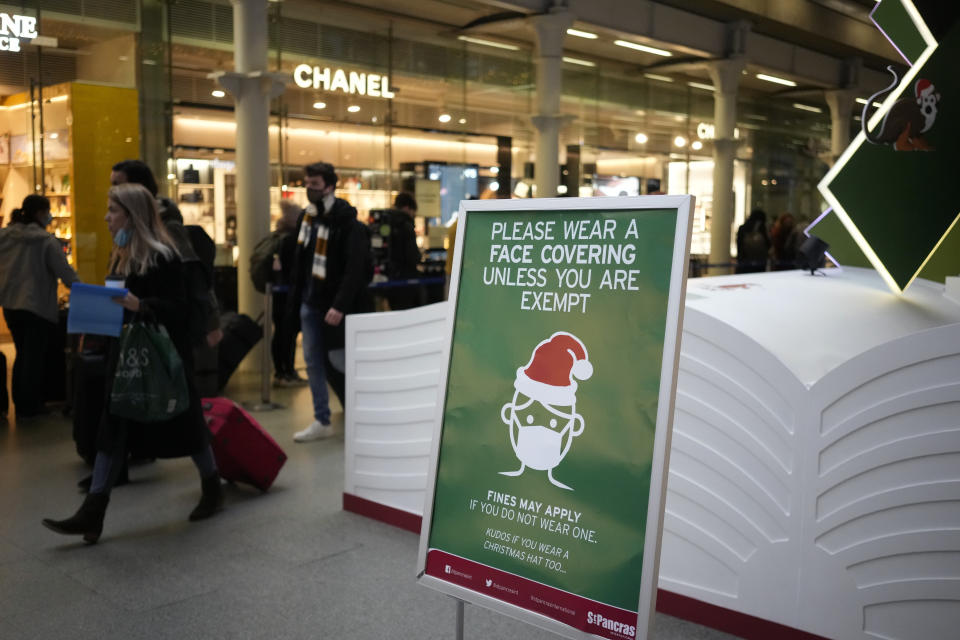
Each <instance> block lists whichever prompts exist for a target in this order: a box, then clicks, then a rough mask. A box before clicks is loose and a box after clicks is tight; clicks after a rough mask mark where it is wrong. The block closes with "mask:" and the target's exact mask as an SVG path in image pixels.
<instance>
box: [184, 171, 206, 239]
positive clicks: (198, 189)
mask: <svg viewBox="0 0 960 640" xmlns="http://www.w3.org/2000/svg"><path fill="white" fill-rule="evenodd" d="M177 207H178V208H179V209H180V214H181V215H182V216H183V224H185V225H190V224H195V225H198V226H200V227H203V230H204V231H206V232H207V235H209V236H210V237H211V238H213V237H214V235H215V233H216V231H215V229H216V224H215V222H216V210H215V199H214V186H213V185H212V184H192V183H182V182H181V183H180V184H178V185H177Z"/></svg>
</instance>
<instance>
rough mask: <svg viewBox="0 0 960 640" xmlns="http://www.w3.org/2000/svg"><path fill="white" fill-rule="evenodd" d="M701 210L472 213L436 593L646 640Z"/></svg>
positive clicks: (446, 437)
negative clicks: (691, 253) (695, 222)
mask: <svg viewBox="0 0 960 640" xmlns="http://www.w3.org/2000/svg"><path fill="white" fill-rule="evenodd" d="M692 210H693V198H691V197H690V196H644V197H634V198H589V199H573V198H561V199H538V200H525V201H516V200H513V201H511V200H494V201H480V202H464V203H462V204H461V211H460V216H461V218H460V220H461V221H460V224H459V225H458V235H457V249H456V253H455V256H456V257H457V260H456V261H455V268H454V272H453V279H452V282H451V295H450V299H451V300H452V301H453V310H452V314H451V319H450V328H449V330H450V336H451V340H450V351H449V368H448V371H447V374H446V378H445V380H444V382H443V384H442V385H441V388H442V393H444V396H443V398H442V402H441V403H439V404H440V406H441V409H440V416H439V417H438V420H437V433H436V437H435V438H434V456H433V462H434V467H433V469H434V471H435V476H434V477H433V478H432V480H433V486H432V488H430V489H429V490H428V501H427V504H426V505H425V509H424V513H425V517H424V528H423V534H422V537H421V552H420V572H421V573H420V575H421V578H420V579H421V581H422V582H423V583H424V584H427V585H430V586H433V587H435V588H437V589H440V590H442V591H444V592H446V593H450V594H452V595H455V596H457V597H459V598H461V599H464V600H469V601H471V602H475V603H478V604H482V605H485V606H489V607H491V608H493V609H495V610H499V611H501V612H503V613H506V614H509V615H513V616H515V617H520V618H521V619H524V620H528V621H530V622H532V623H534V624H538V625H540V626H543V627H546V628H549V629H551V630H554V631H556V632H558V633H562V634H564V635H567V636H570V637H582V636H583V634H584V633H589V634H595V635H599V636H602V637H608V638H635V637H640V638H642V637H645V635H646V633H647V629H648V627H649V621H650V619H651V615H652V610H653V605H654V601H655V594H656V576H657V558H658V553H659V542H660V531H661V521H662V509H663V497H664V492H665V488H666V456H667V452H668V450H669V439H670V425H671V422H672V415H673V399H674V393H675V386H676V368H677V357H678V353H679V336H680V328H681V317H682V309H683V296H684V290H685V286H686V269H687V259H688V246H689V228H690V216H691V211H692ZM638 612H639V619H638Z"/></svg>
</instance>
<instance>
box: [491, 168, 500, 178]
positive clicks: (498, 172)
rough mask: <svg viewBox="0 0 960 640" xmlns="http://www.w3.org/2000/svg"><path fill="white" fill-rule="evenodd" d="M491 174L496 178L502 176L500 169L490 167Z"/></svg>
mask: <svg viewBox="0 0 960 640" xmlns="http://www.w3.org/2000/svg"><path fill="white" fill-rule="evenodd" d="M490 173H492V174H493V175H495V176H497V175H500V167H490Z"/></svg>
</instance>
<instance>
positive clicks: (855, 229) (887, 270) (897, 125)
mask: <svg viewBox="0 0 960 640" xmlns="http://www.w3.org/2000/svg"><path fill="white" fill-rule="evenodd" d="M891 2H892V3H895V4H897V5H899V6H901V7H909V8H912V4H910V3H909V0H883V3H881V5H878V7H877V10H878V11H879V9H880V8H882V7H883V5H886V4H888V3H891ZM907 13H908V14H909V12H907ZM885 15H886V16H887V17H886V20H887V21H888V22H887V23H885V24H886V28H885V29H884V30H885V31H887V32H889V33H892V32H894V31H897V32H899V33H902V34H907V35H909V34H910V33H911V32H910V30H908V29H906V28H904V27H902V26H901V27H899V28H898V29H894V28H893V27H892V26H890V23H889V21H890V20H891V18H890V17H889V16H890V15H893V13H892V12H891V11H890V10H888V11H887V14H885ZM910 17H911V18H915V19H916V20H920V22H919V23H918V24H916V27H917V28H916V29H915V30H914V33H918V34H925V35H922V37H924V39H925V41H926V42H927V47H926V48H925V49H924V50H923V51H922V53H920V54H919V55H916V54H917V46H916V42H915V40H914V39H912V38H908V39H909V47H908V48H909V50H910V53H909V54H907V53H905V56H907V55H910V56H916V60H915V64H914V66H913V67H912V68H911V69H910V70H909V71H908V72H907V73H906V74H905V75H904V77H903V78H900V82H899V84H898V85H897V87H896V88H895V89H894V90H893V92H892V93H891V94H888V95H883V96H880V98H881V99H883V107H881V109H880V112H879V113H878V114H876V115H875V116H873V117H871V118H870V120H869V124H868V127H869V129H870V131H871V132H872V136H871V137H873V138H876V137H880V138H882V140H884V141H885V142H886V143H885V144H875V143H871V142H870V141H868V140H867V139H866V136H865V135H864V133H862V132H861V133H860V134H858V135H857V137H856V138H855V139H854V141H853V143H852V144H851V145H850V147H849V148H848V149H847V151H846V152H844V154H843V155H842V156H841V158H840V159H839V160H838V161H837V164H836V165H835V166H834V167H833V168H832V169H831V170H830V172H829V173H828V174H827V176H826V177H825V178H824V179H823V181H822V182H821V183H820V191H821V193H822V194H823V196H824V198H825V199H826V200H827V201H828V202H829V203H830V204H831V206H832V207H833V209H834V213H835V214H836V216H837V217H838V218H839V220H840V222H841V223H842V224H843V226H844V227H845V228H846V231H847V232H849V234H850V235H851V236H852V238H853V240H854V241H855V242H856V245H857V246H858V247H859V249H860V251H861V252H862V255H864V256H865V257H866V258H867V260H869V262H870V264H872V265H873V266H874V268H876V269H877V271H878V272H879V273H880V274H881V275H882V276H883V278H884V280H885V281H886V282H887V284H888V285H889V286H890V288H891V289H892V290H893V291H895V292H898V293H899V292H901V291H903V290H904V289H906V288H907V287H908V286H909V285H910V283H911V282H912V281H913V280H914V278H916V277H917V276H918V275H919V274H920V273H921V271H922V270H923V268H924V267H925V266H926V265H927V264H928V262H930V261H931V258H932V257H933V256H934V253H935V252H936V251H937V249H938V248H939V247H941V245H942V244H943V243H944V240H945V238H946V237H947V236H948V234H950V232H951V230H952V229H954V228H955V227H957V222H958V219H960V199H958V198H957V196H956V194H955V192H954V184H955V181H956V180H957V178H958V175H957V170H956V168H955V165H954V161H953V156H954V154H955V153H956V151H957V149H958V148H960V75H958V74H957V70H956V66H957V61H958V60H960V24H958V25H955V26H954V28H952V29H951V30H950V31H949V32H948V33H947V35H946V37H945V38H943V40H942V41H941V42H940V43H939V45H938V44H937V43H936V42H934V41H933V39H932V36H930V35H929V31H927V29H926V25H924V24H923V23H922V19H920V17H919V14H918V13H916V10H915V9H913V14H912V15H910ZM901 51H902V49H901ZM931 96H933V97H931ZM924 97H925V98H926V101H923V100H921V98H924ZM931 101H932V107H933V109H934V110H935V113H933V114H931V112H929V111H928V107H929V106H931ZM917 118H920V120H918V119H917ZM908 127H909V128H908ZM905 129H906V133H904V130H905ZM918 129H919V130H918ZM881 134H884V135H881ZM908 149H909V150H908ZM954 235H956V234H954ZM948 244H953V243H952V242H950V243H948ZM938 260H939V258H938ZM951 262H953V263H954V264H956V256H954V259H953V260H952V261H951V260H948V261H946V262H945V263H944V262H943V261H939V262H938V264H941V266H942V267H943V268H947V269H949V268H950V267H949V264H950V263H951ZM957 271H960V265H958V268H957V269H956V270H955V271H954V273H956V272H957Z"/></svg>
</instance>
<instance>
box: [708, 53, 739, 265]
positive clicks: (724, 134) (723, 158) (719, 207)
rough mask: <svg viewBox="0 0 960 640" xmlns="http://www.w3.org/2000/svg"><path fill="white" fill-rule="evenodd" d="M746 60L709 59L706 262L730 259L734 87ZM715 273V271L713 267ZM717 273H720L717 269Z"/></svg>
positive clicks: (736, 58) (735, 88) (736, 142)
mask: <svg viewBox="0 0 960 640" xmlns="http://www.w3.org/2000/svg"><path fill="white" fill-rule="evenodd" d="M745 65H746V60H745V59H744V58H742V57H739V56H737V57H733V58H728V59H726V60H716V61H714V62H711V63H710V64H709V65H708V67H707V70H708V71H709V72H710V78H711V79H712V80H713V127H714V132H715V135H716V138H715V139H714V141H713V213H712V215H711V220H710V264H726V263H729V262H730V237H731V227H732V225H733V206H734V200H733V160H734V158H735V157H736V152H737V144H738V141H737V139H736V135H735V133H734V130H735V129H736V125H737V87H738V85H739V84H740V76H741V75H742V73H743V68H744V66H745ZM714 273H717V271H714ZM720 273H724V272H723V271H721V272H720Z"/></svg>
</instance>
